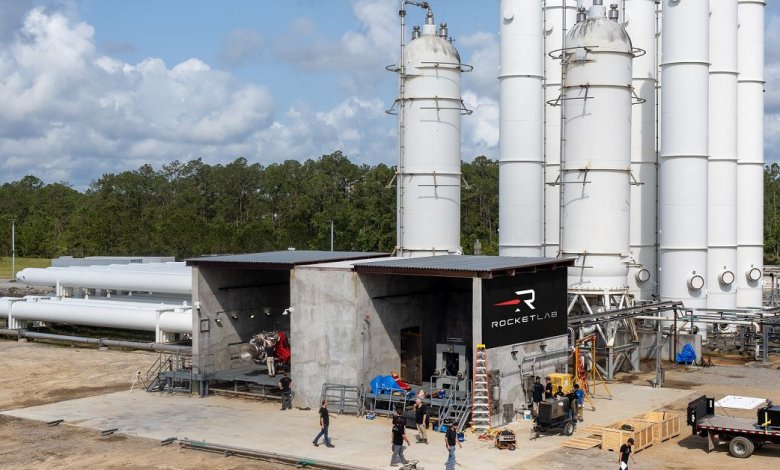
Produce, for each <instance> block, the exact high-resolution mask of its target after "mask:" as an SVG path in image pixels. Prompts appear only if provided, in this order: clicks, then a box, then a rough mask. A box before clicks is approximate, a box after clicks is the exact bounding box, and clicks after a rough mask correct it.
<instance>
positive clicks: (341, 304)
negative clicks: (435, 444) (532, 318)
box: [291, 266, 472, 406]
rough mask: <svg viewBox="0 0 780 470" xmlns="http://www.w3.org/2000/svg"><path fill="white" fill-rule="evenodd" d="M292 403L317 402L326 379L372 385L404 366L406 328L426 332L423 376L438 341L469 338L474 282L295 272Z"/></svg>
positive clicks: (323, 270) (302, 269)
mask: <svg viewBox="0 0 780 470" xmlns="http://www.w3.org/2000/svg"><path fill="white" fill-rule="evenodd" d="M291 279H292V285H291V303H292V306H293V307H294V309H295V311H294V313H293V315H292V324H291V336H292V339H291V346H292V356H293V359H292V361H293V366H292V379H293V383H294V384H295V400H294V402H295V405H296V406H316V405H317V404H318V401H319V398H320V393H321V390H322V384H323V383H338V384H344V385H356V386H363V387H365V388H368V387H369V383H370V381H371V379H373V378H374V377H375V376H376V375H378V374H382V375H387V374H389V373H390V372H391V371H393V370H395V371H399V372H400V370H401V330H403V329H405V328H410V327H419V328H420V333H421V334H422V336H423V380H428V379H429V377H430V375H431V374H432V373H433V370H434V368H435V353H436V343H438V342H442V343H443V342H446V340H447V338H448V337H458V338H462V339H463V340H464V341H465V342H466V344H469V343H470V338H471V285H472V280H471V279H448V278H433V277H413V276H385V275H358V274H356V273H353V272H352V271H351V270H350V269H346V268H337V267H334V268H330V267H310V266H309V267H299V268H296V269H295V271H294V272H293V275H292V276H291Z"/></svg>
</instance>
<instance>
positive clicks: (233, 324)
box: [192, 267, 290, 373]
mask: <svg viewBox="0 0 780 470" xmlns="http://www.w3.org/2000/svg"><path fill="white" fill-rule="evenodd" d="M192 300H193V305H195V307H196V309H195V311H196V314H195V315H193V344H192V345H193V360H194V361H195V363H196V365H198V367H200V369H201V371H202V372H205V373H210V372H214V371H216V370H224V369H231V368H233V367H236V366H237V365H238V362H237V359H236V357H235V353H236V352H237V349H236V348H235V347H231V346H230V345H231V344H235V343H241V342H246V341H249V339H250V338H251V337H252V335H254V334H255V333H258V332H260V331H265V330H271V329H278V330H282V331H289V328H290V316H286V315H283V314H282V312H283V311H284V309H285V308H287V307H288V306H289V305H290V272H289V271H287V270H281V271H268V270H248V269H225V268H209V267H199V268H195V269H193V293H192ZM198 307H199V308H198ZM267 314H269V315H267ZM233 317H236V318H233ZM250 317H253V318H250ZM217 319H219V322H218V321H217ZM231 354H232V355H233V357H232V358H231Z"/></svg>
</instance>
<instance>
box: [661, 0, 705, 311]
mask: <svg viewBox="0 0 780 470" xmlns="http://www.w3.org/2000/svg"><path fill="white" fill-rule="evenodd" d="M662 34H663V36H664V38H663V43H662V48H663V61H662V63H661V79H662V83H663V93H662V94H661V153H660V157H659V160H660V171H659V176H658V177H659V180H660V185H659V204H658V205H659V208H658V209H659V232H660V233H659V265H660V269H659V276H660V278H659V292H660V297H661V300H662V301H665V300H680V301H683V302H684V304H685V306H686V307H687V308H694V309H695V308H703V307H705V306H706V289H705V278H704V276H706V273H707V159H708V154H709V147H708V144H709V141H708V137H707V135H708V127H709V118H708V105H709V46H708V43H709V0H695V1H690V0H663V19H662Z"/></svg>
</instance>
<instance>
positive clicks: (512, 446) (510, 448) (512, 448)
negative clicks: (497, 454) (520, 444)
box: [509, 444, 517, 450]
mask: <svg viewBox="0 0 780 470" xmlns="http://www.w3.org/2000/svg"><path fill="white" fill-rule="evenodd" d="M515 449H517V446H516V445H514V444H509V450H515Z"/></svg>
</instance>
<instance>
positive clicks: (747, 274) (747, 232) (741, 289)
mask: <svg viewBox="0 0 780 470" xmlns="http://www.w3.org/2000/svg"><path fill="white" fill-rule="evenodd" d="M765 6H766V2H765V1H764V0H739V34H738V37H739V40H738V43H739V51H738V55H739V67H738V68H739V85H738V94H739V105H738V106H739V111H738V133H739V134H738V135H739V137H738V146H739V147H738V152H737V155H738V160H737V272H736V273H735V274H736V276H737V306H738V307H760V306H761V304H762V295H761V294H762V292H761V277H762V271H763V266H764V263H763V256H764V231H763V230H764V7H765Z"/></svg>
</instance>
